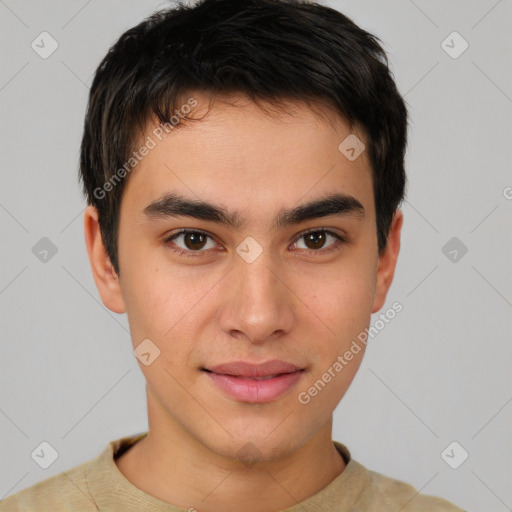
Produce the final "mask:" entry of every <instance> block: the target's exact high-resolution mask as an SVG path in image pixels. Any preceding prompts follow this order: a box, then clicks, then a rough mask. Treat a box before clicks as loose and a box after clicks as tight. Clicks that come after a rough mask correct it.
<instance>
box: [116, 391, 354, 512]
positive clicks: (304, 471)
mask: <svg viewBox="0 0 512 512" xmlns="http://www.w3.org/2000/svg"><path fill="white" fill-rule="evenodd" d="M152 398H153V399H152ZM161 412H162V411H159V404H157V403H156V402H155V400H154V397H151V395H150V394H149V393H148V418H149V429H148V435H147V436H146V437H145V438H143V439H142V440H141V441H139V442H138V443H136V444H135V445H134V446H133V447H132V448H131V449H129V450H128V451H127V452H125V453H124V454H123V455H122V456H120V457H119V458H118V459H117V460H116V464H117V466H118V468H119V470H120V471H121V473H123V474H124V476H125V477H126V478H127V479H128V480H129V481H130V482H131V483H132V484H133V485H135V486H136V487H138V488H139V489H141V490H142V491H144V492H146V493H147V494H149V495H151V496H154V497H155V498H157V499H159V500H161V501H163V502H166V503H169V504H172V505H175V506H177V507H180V508H183V509H185V510H189V509H190V510H194V509H197V510H200V511H201V512H217V511H218V510H222V511H224V512H238V511H239V510H242V509H243V510H244V511H245V512H257V511H261V510H267V511H279V510H285V509H287V508H289V507H292V506H294V505H296V504H297V503H300V502H301V501H304V500H306V499H307V498H309V497H310V496H312V495H314V494H316V493H317V492H318V491H320V490H321V489H323V488H324V487H325V486H327V485H328V484H329V483H330V482H332V480H334V479H335V478H336V477H337V476H338V475H339V474H341V473H342V472H343V470H344V469H345V462H344V460H343V458H342V457H341V455H340V454H339V453H338V451H337V450H336V448H335V446H334V444H333V442H332V416H331V418H330V419H329V421H328V422H327V423H326V424H325V425H323V426H322V427H321V429H320V430H319V431H317V432H316V433H315V434H314V435H313V436H312V437H311V438H310V439H309V440H308V441H306V442H305V443H304V444H303V445H302V446H300V447H299V448H297V449H296V450H294V451H292V452H291V453H288V454H287V455H286V456H284V457H280V458H279V459H271V460H258V461H256V462H245V463H242V462H240V460H236V459H233V458H229V457H225V456H223V455H221V454H219V453H215V451H213V450H211V449H209V448H208V447H206V446H205V445H204V444H203V443H201V442H200V441H199V440H198V439H196V438H194V437H193V436H192V435H191V434H190V433H189V432H187V431H185V430H184V429H183V428H182V427H181V426H180V425H179V424H177V423H176V422H174V421H172V420H167V421H165V422H160V421H157V418H161V417H162V416H161Z"/></svg>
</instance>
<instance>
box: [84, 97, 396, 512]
mask: <svg viewBox="0 0 512 512" xmlns="http://www.w3.org/2000/svg"><path fill="white" fill-rule="evenodd" d="M194 98H196V99H197V100H198V105H197V107H196V108H195V109H194V111H197V113H198V114H201V116H202V115H203V114H204V112H206V110H202V109H204V108H205V107H206V104H207V103H206V101H207V100H206V97H205V96H202V95H201V94H200V93H197V94H194ZM224 99H227V97H225V98H224ZM287 112H288V113H282V112H274V113H272V115H268V114H265V113H264V112H263V111H262V110H261V109H260V108H259V107H258V106H257V105H256V104H254V103H253V102H252V101H250V100H249V99H247V98H244V97H241V96H231V97H229V103H228V102H227V101H222V100H220V99H217V101H216V103H215V104H214V106H213V108H212V110H211V111H210V112H209V113H208V115H207V116H206V117H204V118H203V119H202V120H201V121H197V122H193V123H189V124H187V123H186V122H185V124H184V125H183V126H181V127H180V128H179V130H175V131H173V132H171V133H170V134H169V135H167V136H166V137H165V138H164V139H163V140H162V141H161V142H158V144H157V146H156V147H155V148H154V149H152V150H151V151H150V152H149V154H148V155H147V156H146V157H145V158H144V159H143V160H142V161H141V162H140V164H139V165H138V166H137V168H136V169H135V170H134V171H132V174H131V176H130V178H129V181H128V183H127V187H126V189H125V191H124V195H123V200H122V204H121V212H120V229H119V261H120V276H117V275H116V273H115V271H114V270H113V269H112V267H111V265H110V262H109V258H108V256H107V254H106V251H105V248H104V246H103V243H102V240H101V235H100V232H99V226H98V223H97V214H96V210H95V209H94V208H93V207H88V208H87V209H86V211H85V216H84V226H85V238H86V245H87V250H88V253H89V258H90V262H91V267H92V271H93V276H94V279H95V282H96V285H97V287H98V290H99V293H100V295H101V298H102V300H103V303H104V304H105V306H106V307H108V308H109V309H110V310H112V311H115V312H117V313H124V312H126V313H127V315H128V320H129V325H130V331H131V336H132V342H133V347H137V346H138V345H139V343H141V341H142V340H144V339H147V338H149V339H151V340H152V342H153V343H154V344H155V345H156V346H158V348H159V350H160V356H159V357H158V358H157V359H156V360H155V361H154V362H153V363H152V364H151V365H149V366H145V365H143V364H142V363H141V362H139V366H140V368H141V371H142V372H143V374H144V376H145V378H146V382H147V385H146V390H147V402H148V417H149V434H148V436H147V438H145V439H144V440H142V441H140V442H139V443H137V444H136V445H135V446H134V447H133V448H131V449H130V450H129V451H127V452H126V453H125V454H124V455H123V456H121V457H120V458H119V459H117V460H116V463H117V465H118V467H119V469H120V471H121V472H122V473H123V474H124V475H125V476H126V477H127V478H128V479H129V480H130V481H131V482H132V483H133V484H134V485H136V486H137V487H139V488H140V489H142V490H144V491H145V492H147V493H149V494H151V495H153V496H155V497H156V498H158V499H160V500H162V501H166V502H168V503H172V504H173V505H176V506H179V507H181V508H184V509H188V508H189V507H195V508H196V509H197V510H199V511H201V512H203V511H204V512H213V511H218V510H223V511H225V512H231V511H239V510H242V509H243V510H245V511H246V512H253V511H254V512H255V511H263V510H265V511H278V510H283V509H285V508H288V507H291V506H293V505H295V504H296V503H297V502H300V501H302V500H304V499H306V498H308V497H309V496H312V495H313V494H315V493H316V492H318V491H319V490H321V489H322V488H323V487H325V486H326V485H327V484H329V483H330V482H331V481H332V480H333V479H334V478H335V477H336V476H338V475H339V474H340V473H341V472H342V471H343V470H344V468H345V463H344V461H343V459H342V458H341V457H340V456H339V454H338V452H337V451H336V450H335V448H334V446H333V444H332V441H331V439H332V438H331V435H332V414H333V411H334V409H335V407H336V406H337V404H338V403H339V401H340V400H341V398H342V397H343V395H344V394H345V392H346V391H347V389H348V387H349V386H350V383H351V382H352V380H353V378H354V376H355V374H356V372H357V370H358V368H359V366H360V364H361V360H362V357H363V354H364V350H361V351H360V352H359V353H358V354H356V355H354V358H353V359H352V360H351V361H350V363H349V364H348V365H347V366H346V367H345V368H344V369H343V371H341V372H340V373H338V374H336V377H335V378H333V379H332V381H331V382H330V383H329V384H327V385H326V386H325V388H324V389H323V390H322V391H321V392H319V393H318V395H317V396H316V397H314V398H312V399H311V401H310V403H308V404H307V405H304V404H302V403H300V402H299V400H298V398H297V397H298V394H299V393H300V392H301V391H305V390H307V389H308V388H309V387H310V386H311V385H312V384H313V383H314V382H315V381H317V380H318V379H319V378H321V376H322V374H323V373H324V372H326V371H327V370H328V368H329V367H331V366H332V365H333V363H334V362H335V361H336V359H337V357H338V356H340V355H343V354H344V353H345V352H346V350H347V349H348V348H349V347H350V344H351V343H352V341H353V340H354V339H356V338H357V335H358V334H359V333H360V332H362V331H364V329H365V328H367V327H368V326H369V324H370V319H371V317H370V315H371V314H372V313H375V312H377V311H379V310H380V309H381V308H382V306H383V304H384V301H385V298H386V294H387V292H388V289H389V287H390V285H391V282H392V279H393V274H394V270H395V265H396V261H397V258H398V253H399V249H400V231H401V226H402V220H403V218H402V213H401V211H400V210H397V211H396V213H395V216H394V218H393V222H392V225H391V228H390V231H389V236H388V244H387V247H386V250H385V251H384V252H383V253H381V254H380V256H379V253H378V248H377V232H376V218H375V206H374V198H373V188H372V175H371V168H370V163H369V160H368V158H367V153H366V152H363V154H362V155H361V156H360V157H359V158H357V159H356V160H354V161H352V162H351V161H349V160H348V159H347V158H346V157H345V156H344V155H343V154H342V153H341V152H340V151H339V150H338V145H339V144H340V143H341V141H343V140H344V139H345V138H346V137H347V135H349V133H351V132H350V130H349V127H348V125H347V124H346V122H345V121H344V120H343V119H342V118H341V117H339V116H337V115H335V114H334V113H332V112H331V113H329V111H328V110H327V108H326V107H325V110H324V112H325V115H326V116H329V115H330V116H331V118H330V119H331V122H328V121H327V120H326V118H322V117H320V116H318V115H317V114H316V113H315V112H313V111H312V110H311V109H310V108H309V107H308V106H306V105H304V104H302V103H299V102H293V103H290V104H289V108H288V109H287ZM149 128H151V126H149ZM148 133H151V132H150V131H149V129H148ZM352 133H354V132H352ZM145 135H147V134H145ZM358 137H359V138H360V139H361V140H364V135H362V134H358ZM171 191H173V192H178V193H181V194H183V195H185V196H187V197H188V198H190V199H201V200H204V201H208V202H211V203H215V204H217V205H221V206H223V207H225V208H226V209H227V210H229V211H235V210H236V211H237V212H238V213H239V214H240V216H241V217H243V218H244V219H245V220H246V224H245V225H244V227H242V228H239V229H233V228H229V227H227V226H224V225H220V224H218V223H214V222H210V221H203V220H198V219H192V218H189V217H175V218H172V217H169V218H166V219H163V218H162V219H157V220H155V219H153V220H148V219H147V218H146V217H145V216H144V214H143V209H144V208H145V207H146V206H147V205H148V204H149V203H150V202H152V201H154V200H156V199H158V198H160V197H161V195H162V194H163V193H165V192H171ZM332 192H343V193H346V194H350V195H353V196H354V197H356V198H357V199H358V200H359V201H360V202H361V203H362V204H363V206H364V208H365V216H364V218H359V217H357V216H355V215H346V216H344V217H335V216H329V217H323V218H317V219H312V220H308V221H306V222H303V223H301V224H300V225H294V226H286V227H281V228H278V229H270V227H271V224H272V221H273V219H274V216H275V215H276V214H277V213H278V212H279V210H280V209H282V208H291V207H293V206H296V205H298V204H299V203H304V202H309V201H311V200H313V199H316V198H321V197H323V196H325V195H326V194H330V193H332ZM183 228H194V229H197V230H202V231H206V232H207V234H208V235H210V236H211V238H205V239H203V240H204V242H203V245H202V247H201V245H200V244H199V243H198V241H197V239H195V240H193V241H191V240H190V239H188V240H187V236H186V235H182V236H181V237H179V238H178V239H175V240H174V241H172V242H166V241H165V238H166V237H168V236H170V235H171V234H173V233H175V232H176V231H178V230H179V229H183ZM310 228H318V229H319V230H320V228H323V229H328V230H330V231H333V232H335V233H338V234H340V235H341V236H345V238H346V240H347V241H346V242H338V241H337V239H335V238H333V237H332V236H327V237H326V239H325V243H324V245H323V246H322V245H321V244H318V245H316V246H315V245H314V244H313V243H312V242H309V243H308V241H307V237H304V236H301V235H303V232H304V231H305V230H307V229H310ZM249 236H250V237H252V238H254V239H255V240H256V241H257V242H258V243H259V244H260V246H261V247H262V249H263V252H262V253H261V255H260V256H259V257H258V258H257V259H256V260H255V261H253V262H252V263H247V262H246V261H244V259H242V258H241V257H240V256H239V255H238V254H237V252H236V248H237V246H239V245H240V244H241V243H242V242H243V241H244V239H245V238H246V237H249ZM173 244H174V245H173ZM172 247H175V248H178V249H179V248H181V249H182V250H188V251H189V252H193V251H195V252H194V255H195V256H194V255H193V256H192V257H187V256H184V255H179V254H177V253H175V252H173V251H172ZM317 247H320V248H317ZM332 247H336V250H333V251H330V252H327V249H329V248H332ZM308 249H309V250H310V251H309V253H308ZM198 250H199V251H203V252H202V253H201V255H199V256H197V254H198ZM314 251H316V252H314ZM271 359H281V360H284V361H287V362H291V363H294V364H297V365H298V366H300V367H301V368H305V372H304V373H303V375H302V377H301V379H300V380H299V381H298V383H297V384H296V385H295V387H294V388H293V389H291V390H290V391H289V392H287V393H286V394H285V395H283V396H281V397H279V398H278V399H276V400H274V401H272V402H269V403H265V404H250V403H246V402H241V401H238V400H235V399H233V398H230V397H228V396H226V395H225V394H224V393H223V392H222V391H221V390H219V389H218V388H217V387H216V386H214V385H213V384H212V383H211V382H210V379H209V378H208V376H207V375H206V374H205V373H204V372H202V371H201V370H200V368H202V367H205V366H213V365H216V364H221V363H225V362H230V361H236V360H244V361H250V362H264V361H268V360H271ZM249 448H250V449H249Z"/></svg>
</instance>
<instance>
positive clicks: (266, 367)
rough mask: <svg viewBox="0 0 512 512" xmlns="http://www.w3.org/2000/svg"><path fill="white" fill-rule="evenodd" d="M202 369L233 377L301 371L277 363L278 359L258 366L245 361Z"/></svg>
mask: <svg viewBox="0 0 512 512" xmlns="http://www.w3.org/2000/svg"><path fill="white" fill-rule="evenodd" d="M204 369H205V370H208V371H210V372H213V373H217V374H221V375H233V376H237V377H268V376H269V375H279V374H281V373H293V372H296V371H298V370H302V368H300V367H299V366H297V365H295V364H291V363H287V362H285V361H279V360H278V359H273V360H272V361H266V362H265V363H259V364H254V363H248V362H245V361H233V362H231V363H224V364H219V365H217V366H212V367H209V368H204Z"/></svg>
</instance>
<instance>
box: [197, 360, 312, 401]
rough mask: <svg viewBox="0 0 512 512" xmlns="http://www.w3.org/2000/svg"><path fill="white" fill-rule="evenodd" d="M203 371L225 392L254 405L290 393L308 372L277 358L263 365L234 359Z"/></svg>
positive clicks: (231, 396) (233, 397)
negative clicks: (305, 372)
mask: <svg viewBox="0 0 512 512" xmlns="http://www.w3.org/2000/svg"><path fill="white" fill-rule="evenodd" d="M202 370H203V371H204V372H205V375H206V376H207V377H209V381H210V382H211V383H213V384H214V386H215V387H216V388H217V389H219V390H220V391H222V393H223V394H225V395H227V396H228V397H230V398H231V399H235V400H236V401H238V402H245V403H252V404H262V403H266V402H272V401H274V400H277V399H278V398H280V397H281V396H283V395H285V394H287V393H288V392H289V391H290V390H291V389H292V388H293V387H294V386H296V385H297V382H298V381H299V380H300V379H301V378H302V376H303V374H304V371H305V370H304V369H303V368H300V367H298V366H296V365H294V364H291V363H287V362H285V361H278V360H273V361H267V362H265V363H262V364H252V363H247V362H244V361H235V362H232V363H226V364H221V365H217V366H212V367H211V368H202Z"/></svg>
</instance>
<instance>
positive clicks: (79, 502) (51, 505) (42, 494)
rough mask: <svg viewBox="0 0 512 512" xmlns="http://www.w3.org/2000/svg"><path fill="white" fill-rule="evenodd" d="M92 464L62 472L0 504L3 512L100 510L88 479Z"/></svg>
mask: <svg viewBox="0 0 512 512" xmlns="http://www.w3.org/2000/svg"><path fill="white" fill-rule="evenodd" d="M90 463H91V462H86V463H84V464H81V465H79V466H76V467H74V468H71V469H68V470H65V471H62V472H61V473H59V474H58V475H54V476H52V477H50V478H47V479H46V480H42V481H41V482H38V483H37V484H35V485H33V486H32V487H28V488H27V489H23V490H22V491H20V492H18V493H16V494H14V495H12V496H9V497H8V498H6V499H4V500H2V501H0V512H21V511H23V512H36V511H37V512H44V511H52V512H60V511H64V510H80V511H81V512H82V511H83V512H89V511H91V512H96V511H97V510H98V508H97V507H96V505H95V503H94V499H93V497H92V495H91V493H90V492H89V489H88V485H87V477H86V472H87V467H88V465H89V464H90Z"/></svg>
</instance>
